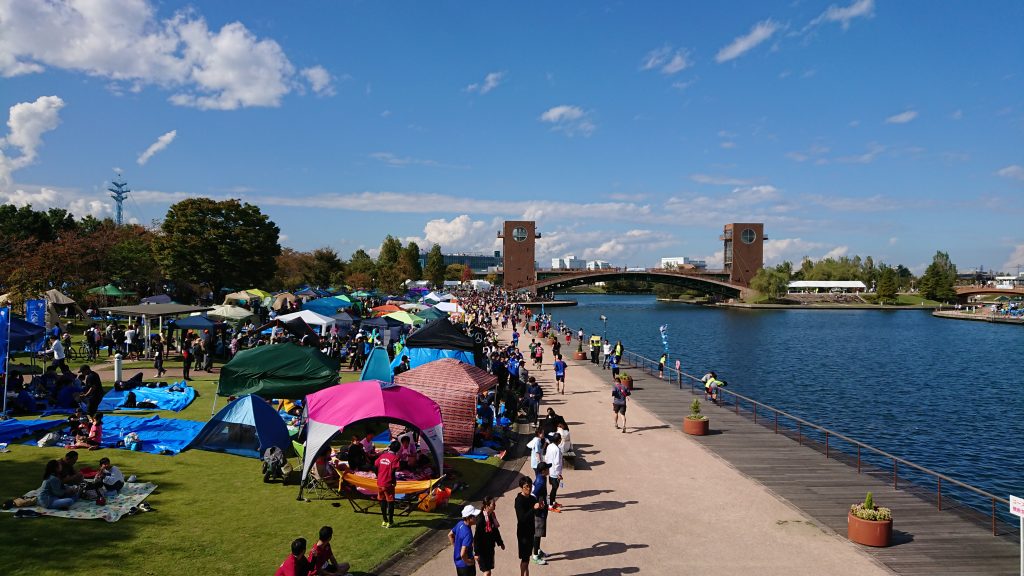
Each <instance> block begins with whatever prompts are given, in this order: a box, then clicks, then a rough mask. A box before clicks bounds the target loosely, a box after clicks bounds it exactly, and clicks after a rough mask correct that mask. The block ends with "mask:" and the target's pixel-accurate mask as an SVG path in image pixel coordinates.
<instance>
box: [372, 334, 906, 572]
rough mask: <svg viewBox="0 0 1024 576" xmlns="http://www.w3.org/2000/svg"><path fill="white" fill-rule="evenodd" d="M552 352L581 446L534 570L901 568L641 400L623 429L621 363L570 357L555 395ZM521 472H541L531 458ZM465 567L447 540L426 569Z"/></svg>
mask: <svg viewBox="0 0 1024 576" xmlns="http://www.w3.org/2000/svg"><path fill="white" fill-rule="evenodd" d="M503 336H504V337H506V338H507V335H503ZM526 341H527V342H528V341H529V340H528V337H527V340H526ZM563 349H569V350H573V349H574V346H573V347H565V348H563ZM545 361H546V364H545V366H544V368H543V370H541V371H539V372H534V373H533V375H534V376H536V377H537V379H538V381H539V382H540V383H541V384H542V386H543V387H544V389H545V403H544V406H542V409H543V408H544V407H546V406H551V407H553V408H555V410H556V411H557V412H558V413H559V414H561V415H562V416H564V417H565V418H566V420H567V421H568V422H569V425H570V428H571V431H572V438H573V443H574V445H575V446H576V450H577V453H578V454H579V456H578V458H577V467H576V469H575V470H574V469H570V468H567V469H566V471H565V475H564V476H565V488H563V489H562V490H561V491H560V492H559V497H558V500H559V501H560V502H561V503H562V504H563V506H564V510H565V511H564V512H562V513H560V514H559V513H552V514H550V516H549V520H548V537H547V538H545V539H544V540H543V543H542V548H543V549H544V550H545V551H546V552H547V553H548V555H549V556H548V561H549V563H548V565H546V566H537V565H533V564H531V567H530V572H531V574H534V575H538V574H540V575H545V576H562V575H575V576H597V575H602V576H618V575H621V574H666V575H676V574H701V575H715V574H722V575H734V574H754V573H757V574H780V575H783V574H785V575H791V574H807V575H815V576H818V575H823V574H829V575H837V576H838V575H844V574H849V575H857V576H866V575H873V574H891V572H890V571H889V570H888V569H886V568H885V567H883V566H881V565H880V564H879V563H877V562H876V561H875V560H874V559H872V558H871V557H870V556H868V555H867V554H865V553H864V552H863V551H861V550H860V549H858V547H857V546H856V545H854V544H851V543H850V542H848V541H847V540H846V539H845V536H838V535H836V534H835V533H833V532H832V531H831V530H829V529H828V528H824V527H822V526H821V525H819V524H818V523H816V522H814V521H813V520H811V519H810V518H809V517H808V516H806V515H805V514H803V513H802V512H800V511H799V510H797V509H796V508H794V507H793V506H791V505H790V504H788V503H787V502H786V501H784V500H782V499H781V498H779V497H777V496H775V495H774V494H773V493H771V492H770V491H769V490H768V489H766V488H765V487H764V486H762V485H761V484H759V483H757V482H756V481H754V480H752V479H750V478H748V477H747V476H745V475H743V474H741V473H740V472H738V471H737V470H736V469H734V468H733V467H732V466H730V465H729V464H728V463H727V462H726V461H724V460H722V459H721V458H719V457H717V456H715V455H714V454H713V453H712V452H710V451H708V450H706V449H705V448H704V447H703V446H701V445H700V442H699V441H698V440H696V439H694V438H691V437H688V436H686V435H685V434H683V433H682V432H681V431H680V429H679V425H678V424H676V425H673V426H669V425H668V424H666V423H664V422H662V421H661V420H659V419H658V418H657V417H656V416H655V415H654V414H653V413H651V412H649V411H648V410H646V409H644V408H643V407H642V406H640V405H639V404H638V403H635V402H631V403H630V406H629V409H628V417H629V428H628V433H626V434H622V433H620V431H619V430H616V429H615V428H614V427H613V417H612V411H611V393H610V384H611V373H610V371H602V370H600V369H598V368H595V367H593V366H592V365H590V364H589V363H586V362H576V361H573V360H568V363H569V369H568V370H567V374H568V376H567V385H566V390H567V393H566V394H565V395H564V396H556V395H554V394H553V391H554V375H553V372H552V370H551V364H550V361H551V358H550V353H549V354H548V355H546V356H545ZM637 394H642V391H638V392H637ZM522 472H523V473H524V474H529V475H531V477H532V472H531V471H530V470H529V469H528V463H527V465H526V467H524V469H523V470H522ZM504 494H505V496H504V497H502V498H501V499H500V500H499V504H498V519H499V521H500V522H501V532H502V535H503V536H504V539H505V543H506V550H504V551H501V550H498V552H497V567H496V569H495V574H499V575H500V574H508V575H513V574H518V570H519V561H518V558H517V556H516V539H515V530H516V518H515V510H514V509H513V502H514V498H515V494H516V490H515V487H514V486H508V487H506V488H505V490H504ZM454 572H455V569H454V567H453V564H452V549H451V547H446V548H444V549H443V550H441V551H440V552H439V553H437V554H436V556H434V557H433V558H431V559H430V560H429V561H427V562H426V563H425V564H423V565H422V566H421V567H420V568H419V570H418V571H416V572H415V574H417V575H418V576H430V575H435V574H454ZM386 574H388V575H390V574H392V572H390V571H389V572H386Z"/></svg>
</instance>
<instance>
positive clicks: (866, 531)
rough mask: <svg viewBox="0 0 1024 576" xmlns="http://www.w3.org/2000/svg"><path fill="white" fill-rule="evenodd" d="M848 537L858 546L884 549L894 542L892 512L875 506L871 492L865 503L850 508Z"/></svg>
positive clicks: (847, 519)
mask: <svg viewBox="0 0 1024 576" xmlns="http://www.w3.org/2000/svg"><path fill="white" fill-rule="evenodd" d="M846 537H847V538H849V539H850V540H852V541H853V542H856V543H858V544H863V545H865V546H875V547H880V548H884V547H886V546H888V545H889V543H890V542H891V541H892V510H890V509H889V508H883V507H881V506H875V501H874V498H873V497H872V495H871V492H868V495H867V497H865V498H864V502H862V503H859V504H854V505H852V506H850V512H849V513H848V514H847V515H846Z"/></svg>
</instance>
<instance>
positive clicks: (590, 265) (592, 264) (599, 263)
mask: <svg viewBox="0 0 1024 576" xmlns="http://www.w3.org/2000/svg"><path fill="white" fill-rule="evenodd" d="M611 267H612V265H611V264H609V263H607V262H605V261H604V260H591V261H589V262H587V270H609V269H611Z"/></svg>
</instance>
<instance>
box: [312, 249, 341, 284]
mask: <svg viewBox="0 0 1024 576" xmlns="http://www.w3.org/2000/svg"><path fill="white" fill-rule="evenodd" d="M311 257H312V262H311V263H310V264H311V266H310V270H309V273H308V276H307V278H306V281H307V282H309V283H310V284H312V285H314V286H319V287H320V288H327V287H328V286H330V285H331V284H332V283H334V281H335V279H336V278H337V276H336V274H337V273H338V272H342V271H343V269H344V266H345V264H344V263H343V262H342V261H341V258H338V253H337V252H335V251H334V249H333V248H327V247H324V248H317V249H316V250H313V253H312V254H311Z"/></svg>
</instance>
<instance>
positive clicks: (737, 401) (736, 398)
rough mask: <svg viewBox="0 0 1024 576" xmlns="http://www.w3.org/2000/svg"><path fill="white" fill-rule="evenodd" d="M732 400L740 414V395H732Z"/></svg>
mask: <svg viewBox="0 0 1024 576" xmlns="http://www.w3.org/2000/svg"><path fill="white" fill-rule="evenodd" d="M732 401H733V403H734V404H735V405H736V413H737V414H739V413H740V399H739V398H738V397H736V396H733V397H732Z"/></svg>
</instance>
